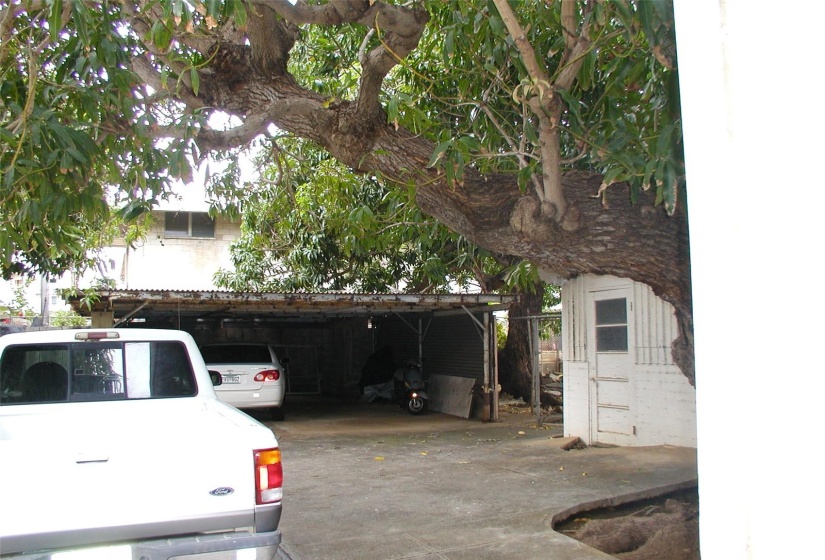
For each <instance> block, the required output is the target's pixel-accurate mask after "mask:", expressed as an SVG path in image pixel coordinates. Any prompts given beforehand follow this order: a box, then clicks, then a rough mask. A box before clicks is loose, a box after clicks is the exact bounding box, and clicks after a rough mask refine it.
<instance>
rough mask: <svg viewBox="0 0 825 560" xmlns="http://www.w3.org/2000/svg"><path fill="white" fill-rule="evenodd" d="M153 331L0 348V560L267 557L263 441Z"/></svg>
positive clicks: (268, 474) (274, 483) (184, 337)
mask: <svg viewBox="0 0 825 560" xmlns="http://www.w3.org/2000/svg"><path fill="white" fill-rule="evenodd" d="M216 377H217V379H215V377H210V372H208V371H207V369H206V366H205V365H204V362H203V359H202V358H201V355H200V353H199V352H198V349H197V346H196V345H195V341H194V340H193V339H192V337H191V336H190V335H188V334H186V333H184V332H180V331H172V330H153V329H109V330H100V329H91V330H55V331H42V332H30V333H19V334H9V335H5V336H2V337H0V557H2V558H3V559H6V558H15V559H18V558H26V559H55V560H57V559H69V558H84V559H85V558H106V559H108V560H116V559H119V558H124V559H127V558H128V559H130V560H157V559H164V560H165V559H168V558H181V559H184V558H187V559H188V558H192V559H201V558H208V559H209V560H213V559H215V558H220V559H223V558H232V559H238V560H243V559H258V560H262V559H264V558H266V559H268V560H271V559H272V558H276V557H278V555H279V553H278V546H279V544H280V542H281V533H280V531H279V530H278V523H279V521H280V517H281V498H282V496H283V490H282V483H283V470H282V466H281V454H280V450H279V448H278V441H277V439H276V438H275V435H274V434H273V433H272V431H271V430H270V429H269V428H267V427H266V426H264V425H263V424H261V423H259V422H257V421H255V420H254V419H252V418H250V417H249V416H247V415H246V414H243V413H242V412H240V411H238V410H237V409H235V408H233V407H231V406H229V405H227V404H224V403H222V402H221V401H219V400H218V399H217V398H216V397H215V391H214V389H213V383H219V379H220V376H216Z"/></svg>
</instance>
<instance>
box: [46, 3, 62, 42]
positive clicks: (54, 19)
mask: <svg viewBox="0 0 825 560" xmlns="http://www.w3.org/2000/svg"><path fill="white" fill-rule="evenodd" d="M62 28H63V0H52V5H51V6H50V7H49V38H50V39H51V40H52V41H57V36H58V34H59V33H60V30H61V29H62Z"/></svg>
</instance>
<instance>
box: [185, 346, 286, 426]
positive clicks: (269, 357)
mask: <svg viewBox="0 0 825 560" xmlns="http://www.w3.org/2000/svg"><path fill="white" fill-rule="evenodd" d="M200 350H201V354H203V360H204V361H205V362H206V367H207V369H209V371H210V372H213V371H214V372H217V373H219V374H220V376H221V384H220V385H218V386H216V387H215V393H216V394H217V395H218V398H219V399H220V400H222V401H223V402H225V403H227V404H231V405H232V406H234V407H236V408H241V409H253V408H255V409H262V408H268V409H271V410H272V418H273V419H274V420H283V417H284V412H283V404H284V393H285V392H286V382H285V377H286V371H285V369H284V366H285V365H286V363H287V360H286V359H284V360H283V361H281V360H279V359H278V356H277V355H276V353H275V349H274V348H273V347H272V346H271V345H269V344H266V343H263V342H260V343H258V342H222V343H215V344H204V345H203V346H201V348H200Z"/></svg>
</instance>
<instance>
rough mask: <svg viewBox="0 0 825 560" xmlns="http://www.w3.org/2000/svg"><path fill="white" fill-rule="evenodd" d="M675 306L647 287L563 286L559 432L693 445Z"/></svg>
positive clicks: (590, 440)
mask: <svg viewBox="0 0 825 560" xmlns="http://www.w3.org/2000/svg"><path fill="white" fill-rule="evenodd" d="M677 333H678V327H677V325H676V319H675V317H674V313H673V307H672V306H671V305H670V304H669V303H667V302H665V301H663V300H662V299H660V298H659V297H657V296H656V295H655V294H654V293H653V291H652V290H651V289H650V288H649V287H648V286H646V285H645V284H640V283H638V282H633V281H632V280H628V279H624V278H616V277H613V276H595V275H584V276H579V277H577V278H574V279H572V280H570V281H568V282H567V283H566V284H565V285H564V286H562V337H563V339H562V354H563V356H564V432H565V435H567V436H579V437H580V438H581V439H582V440H583V441H584V442H585V443H587V444H590V445H593V444H614V445H623V446H643V445H665V444H669V445H682V446H689V447H696V391H695V389H694V387H693V386H692V385H691V384H690V383H689V382H688V379H687V377H685V376H684V375H683V374H682V372H681V371H680V370H679V368H678V367H677V366H676V365H675V364H674V362H673V358H672V357H671V351H670V346H671V343H672V342H673V340H674V339H675V338H676V336H677Z"/></svg>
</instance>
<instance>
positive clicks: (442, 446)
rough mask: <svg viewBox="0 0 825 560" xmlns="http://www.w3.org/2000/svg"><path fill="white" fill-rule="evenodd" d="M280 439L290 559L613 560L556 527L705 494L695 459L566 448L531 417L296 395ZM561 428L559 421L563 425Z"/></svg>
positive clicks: (687, 454)
mask: <svg viewBox="0 0 825 560" xmlns="http://www.w3.org/2000/svg"><path fill="white" fill-rule="evenodd" d="M287 406H288V408H287V418H286V421H284V422H267V425H269V426H271V427H272V428H273V429H274V431H275V432H276V433H277V435H278V437H279V440H280V443H281V448H282V452H283V461H284V476H285V482H284V492H285V497H284V513H283V517H282V519H281V530H282V531H283V544H282V548H283V551H284V552H285V553H286V554H287V555H288V556H289V557H291V558H292V559H293V560H310V559H336V560H339V559H359V560H363V559H391V558H392V559H403V558H418V559H424V560H430V559H470V558H473V559H487V558H531V559H532V558H554V559H558V560H565V559H570V560H573V559H596V558H611V557H610V556H608V555H605V554H603V553H601V552H598V551H596V550H593V549H591V548H589V547H587V546H585V545H583V544H581V543H579V542H578V541H575V540H573V539H570V538H568V537H566V536H564V535H561V534H559V533H557V532H555V531H554V530H553V524H554V523H555V522H557V521H560V520H562V519H565V518H567V517H569V516H570V515H572V514H574V513H575V512H578V511H582V510H587V509H592V508H594V507H601V506H606V505H616V504H619V503H624V502H627V501H633V500H635V499H639V498H643V497H650V496H655V495H658V494H661V493H665V492H667V491H671V490H676V489H682V488H688V487H692V486H695V485H696V451H695V449H691V448H680V447H668V446H665V447H646V448H585V449H578V450H571V451H565V450H564V449H562V447H563V446H564V444H566V443H568V442H569V441H570V440H569V439H564V438H561V437H560V436H561V434H562V427H561V425H560V424H551V425H546V426H544V427H542V428H538V427H536V425H535V422H534V418H533V417H532V415H531V414H530V411H529V410H528V409H526V408H521V409H517V408H507V407H505V408H503V409H502V411H501V413H500V414H501V422H498V423H486V424H484V423H481V422H480V421H478V420H473V419H471V420H465V419H462V418H457V417H453V416H448V415H445V414H440V413H427V414H425V415H423V416H417V417H416V416H411V415H409V414H407V413H406V412H404V411H403V410H401V409H400V408H399V407H397V406H393V405H389V404H377V403H372V404H366V403H343V402H339V401H333V400H326V399H322V398H303V399H301V398H292V399H291V400H290V401H289V402H288V405H287ZM559 421H560V420H559Z"/></svg>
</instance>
